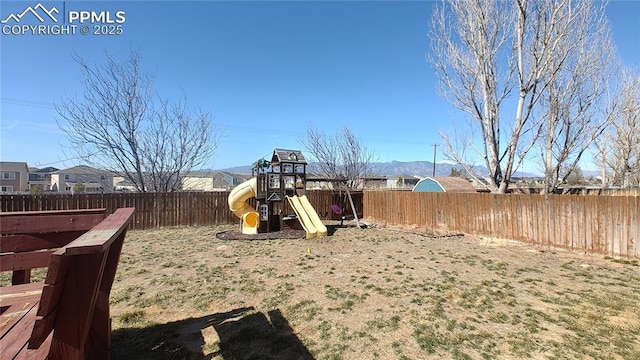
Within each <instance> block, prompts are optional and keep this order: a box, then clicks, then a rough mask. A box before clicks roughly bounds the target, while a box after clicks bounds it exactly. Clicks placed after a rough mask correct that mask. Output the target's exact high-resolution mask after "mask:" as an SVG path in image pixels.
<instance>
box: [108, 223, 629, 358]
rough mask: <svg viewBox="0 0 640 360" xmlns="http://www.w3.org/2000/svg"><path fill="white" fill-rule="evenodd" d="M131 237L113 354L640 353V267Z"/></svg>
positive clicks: (349, 245)
mask: <svg viewBox="0 0 640 360" xmlns="http://www.w3.org/2000/svg"><path fill="white" fill-rule="evenodd" d="M229 229H234V227H229V226H227V227H196V228H173V229H162V230H148V231H130V232H129V233H128V236H127V239H126V240H125V247H124V249H123V254H122V257H121V259H120V267H119V268H118V274H117V278H116V282H115V284H114V287H113V290H112V293H111V304H112V307H111V310H112V317H113V324H112V327H113V339H112V341H113V343H112V346H113V348H114V351H113V354H112V355H113V357H114V358H115V359H227V360H228V359H431V358H433V359H513V358H549V359H572V358H581V359H582V358H586V359H640V305H639V304H640V266H639V264H638V262H637V261H623V260H615V259H608V258H604V257H602V256H591V255H582V254H575V253H570V252H566V251H562V250H553V249H542V248H533V247H529V246H524V245H519V244H516V243H513V242H509V241H504V240H497V239H485V238H477V237H469V236H443V237H437V236H435V234H426V233H422V232H420V231H416V229H414V230H413V232H409V231H405V230H400V229H392V228H381V227H376V226H370V227H369V228H367V229H357V228H355V227H339V226H337V224H334V225H332V226H330V227H329V229H330V232H332V233H333V234H332V235H331V236H328V237H323V238H316V239H311V240H303V239H297V240H292V239H288V240H283V239H275V240H259V241H247V240H220V239H218V238H217V237H216V233H218V232H221V231H225V230H229Z"/></svg>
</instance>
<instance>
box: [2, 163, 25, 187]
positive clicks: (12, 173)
mask: <svg viewBox="0 0 640 360" xmlns="http://www.w3.org/2000/svg"><path fill="white" fill-rule="evenodd" d="M28 190H29V168H28V167H27V163H26V162H12V161H2V162H0V192H1V193H16V192H23V191H28Z"/></svg>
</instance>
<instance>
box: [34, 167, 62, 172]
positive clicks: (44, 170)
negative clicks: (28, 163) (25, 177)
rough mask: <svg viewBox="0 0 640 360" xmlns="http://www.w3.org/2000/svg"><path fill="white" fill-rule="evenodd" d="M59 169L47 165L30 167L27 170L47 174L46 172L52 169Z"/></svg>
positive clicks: (52, 170)
mask: <svg viewBox="0 0 640 360" xmlns="http://www.w3.org/2000/svg"><path fill="white" fill-rule="evenodd" d="M58 170H60V169H58V168H54V167H52V166H47V167H44V168H41V169H38V168H37V167H30V168H29V172H30V173H32V174H48V173H52V172H54V171H58Z"/></svg>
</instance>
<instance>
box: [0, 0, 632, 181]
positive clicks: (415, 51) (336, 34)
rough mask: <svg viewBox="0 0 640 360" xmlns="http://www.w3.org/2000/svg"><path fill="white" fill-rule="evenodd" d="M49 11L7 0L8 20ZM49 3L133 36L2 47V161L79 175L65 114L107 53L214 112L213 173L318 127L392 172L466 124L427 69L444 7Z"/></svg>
mask: <svg viewBox="0 0 640 360" xmlns="http://www.w3.org/2000/svg"><path fill="white" fill-rule="evenodd" d="M37 3H38V2H37V1H14V2H12V1H2V2H1V3H0V18H2V19H5V18H6V17H7V16H8V15H9V14H11V13H20V12H22V11H23V10H24V9H25V8H26V7H28V6H35V5H36V4H37ZM42 4H43V5H44V6H45V7H46V8H48V9H51V7H54V6H55V7H57V8H58V9H61V10H62V9H65V10H66V11H67V12H68V11H69V10H95V11H109V12H110V13H111V14H112V17H115V15H114V14H115V12H117V11H124V12H125V14H126V15H125V16H126V21H125V22H124V23H123V24H122V30H123V34H121V35H93V34H88V35H82V34H80V33H79V32H80V31H79V28H78V29H77V33H76V34H75V35H30V34H26V35H11V34H10V35H5V34H1V35H0V42H1V43H0V51H1V54H0V60H1V63H0V67H1V70H0V71H1V74H0V75H1V76H0V77H1V80H0V82H1V86H0V91H1V92H0V98H1V99H0V100H1V103H0V105H1V108H0V141H1V145H0V159H1V160H2V161H26V162H27V163H28V164H29V165H30V166H55V167H58V168H65V167H70V166H73V165H76V164H78V161H77V160H74V159H73V151H72V150H71V149H69V148H68V147H67V144H66V140H65V137H64V135H63V133H62V132H61V131H60V130H59V129H58V126H57V124H56V118H57V117H58V115H57V114H56V112H55V110H54V107H53V105H54V103H59V102H60V99H62V98H63V97H66V96H73V95H76V94H81V93H82V87H81V83H80V80H81V76H80V71H79V68H78V66H77V64H75V63H74V62H73V61H72V60H71V54H72V53H73V52H76V53H78V54H80V55H81V56H83V57H84V58H85V59H87V60H88V61H89V62H90V63H95V64H99V63H102V62H103V61H104V52H105V51H108V52H109V53H110V54H112V55H113V56H114V57H116V58H124V57H126V56H127V55H128V54H129V52H130V51H131V50H137V51H140V52H141V53H142V56H143V63H142V64H143V67H144V69H145V70H146V71H149V72H151V73H153V74H155V84H156V90H157V92H158V93H159V94H160V95H161V96H163V97H166V98H170V99H177V98H178V97H179V96H180V94H181V93H182V92H184V93H185V94H186V96H187V98H188V102H189V104H190V105H191V106H194V107H196V106H197V107H200V108H202V109H203V110H207V111H211V112H212V114H213V115H214V123H215V124H216V126H217V127H218V128H219V129H220V131H221V134H222V137H221V139H220V142H219V145H218V149H217V151H216V154H215V157H214V158H213V159H212V160H211V161H210V163H209V164H208V165H207V166H208V167H210V168H226V167H231V166H240V165H249V164H251V163H252V162H254V161H255V160H257V159H259V158H261V157H263V156H266V155H268V154H270V152H271V151H272V150H273V148H276V147H283V148H296V149H300V148H302V147H301V145H300V139H301V138H302V137H304V134H305V131H306V128H307V125H308V124H309V123H313V124H315V125H316V126H317V127H319V128H320V129H322V130H323V131H325V132H326V133H327V134H331V135H333V134H334V133H335V132H336V131H338V130H339V129H340V128H341V127H342V126H344V125H348V126H349V127H350V129H351V130H352V131H353V132H354V133H355V134H356V135H357V136H358V137H359V138H360V139H361V140H362V141H363V142H364V143H365V144H366V145H367V146H368V147H369V148H371V149H373V150H374V151H375V152H376V153H377V154H378V158H379V160H380V161H391V160H398V161H414V160H428V161H430V160H432V158H433V147H432V146H431V144H438V143H441V142H442V140H441V139H440V137H439V135H438V132H439V131H446V130H447V129H449V128H450V124H451V119H452V118H453V117H454V116H460V115H459V114H457V113H456V112H455V111H454V110H453V108H451V107H450V106H449V105H448V104H447V103H446V102H445V101H444V100H442V99H441V98H440V97H439V96H438V94H437V93H436V91H435V87H436V80H435V77H434V73H433V71H432V69H431V67H430V65H429V64H428V63H427V62H426V61H425V54H426V53H427V52H428V38H427V24H428V21H429V18H430V13H431V8H432V6H433V4H434V3H433V2H431V1H407V2H404V1H352V2H346V1H285V2H274V1H252V2H249V1H241V2H231V1H192V2H189V1H180V2H178V1H129V2H77V1H66V2H62V1H42ZM61 13H65V12H64V11H61ZM608 14H609V16H610V20H611V26H612V31H613V35H614V41H615V43H616V46H617V48H618V53H619V56H620V57H621V59H622V61H623V62H624V63H625V64H627V65H631V66H635V67H636V68H640V2H636V1H612V2H611V3H610V4H609V6H608ZM60 16H62V15H60ZM25 19H27V18H26V17H25ZM29 21H31V23H37V21H36V20H34V19H33V18H30V19H27V20H23V23H26V22H29ZM438 159H439V160H441V159H443V157H442V156H441V155H439V156H438ZM525 170H527V169H525Z"/></svg>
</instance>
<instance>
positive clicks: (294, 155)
mask: <svg viewBox="0 0 640 360" xmlns="http://www.w3.org/2000/svg"><path fill="white" fill-rule="evenodd" d="M282 162H286V163H294V164H306V163H307V160H305V158H304V155H302V151H300V150H289V149H274V150H273V156H272V157H271V165H275V164H279V163H282Z"/></svg>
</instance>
